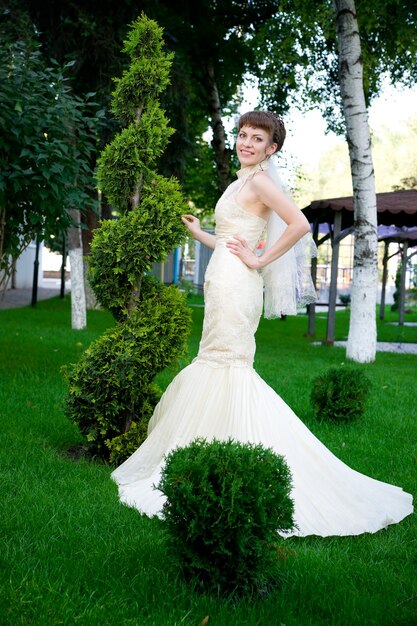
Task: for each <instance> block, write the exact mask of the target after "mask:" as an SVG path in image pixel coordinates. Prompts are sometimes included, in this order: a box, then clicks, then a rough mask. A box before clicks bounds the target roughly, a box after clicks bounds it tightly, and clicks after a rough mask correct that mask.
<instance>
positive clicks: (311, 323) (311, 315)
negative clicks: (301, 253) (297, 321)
mask: <svg viewBox="0 0 417 626" xmlns="http://www.w3.org/2000/svg"><path fill="white" fill-rule="evenodd" d="M318 235H319V220H318V218H316V219H315V220H314V226H313V240H314V243H315V244H316V246H317V242H318ZM311 279H312V281H313V285H314V289H316V287H317V257H316V256H315V257H312V259H311ZM315 332H316V305H315V303H314V302H312V303H311V304H309V305H308V330H307V336H308V337H314V334H315Z"/></svg>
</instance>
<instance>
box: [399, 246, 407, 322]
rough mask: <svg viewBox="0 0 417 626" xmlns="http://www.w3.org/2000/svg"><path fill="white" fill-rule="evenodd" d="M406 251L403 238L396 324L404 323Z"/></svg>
mask: <svg viewBox="0 0 417 626" xmlns="http://www.w3.org/2000/svg"><path fill="white" fill-rule="evenodd" d="M407 253H408V241H407V240H406V239H405V240H404V243H403V251H402V255H401V282H400V305H399V307H398V324H399V326H403V325H404V308H405V276H406V273H407Z"/></svg>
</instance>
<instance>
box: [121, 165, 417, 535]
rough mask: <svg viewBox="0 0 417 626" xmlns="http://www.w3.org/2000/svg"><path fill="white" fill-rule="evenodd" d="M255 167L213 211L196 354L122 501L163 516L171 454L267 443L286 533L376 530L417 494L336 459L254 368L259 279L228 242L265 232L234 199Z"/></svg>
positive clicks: (127, 470) (153, 428)
mask: <svg viewBox="0 0 417 626" xmlns="http://www.w3.org/2000/svg"><path fill="white" fill-rule="evenodd" d="M255 171H256V166H255V167H249V168H244V169H243V170H241V171H240V172H239V178H238V180H236V181H235V182H234V183H232V185H230V186H229V188H228V189H227V190H226V192H225V193H224V194H223V196H222V197H221V198H220V200H219V202H218V204H217V206H216V213H215V217H216V247H215V250H214V253H213V255H212V257H211V260H210V263H209V265H208V268H207V272H206V276H205V286H204V293H205V316H204V325H203V335H202V339H201V343H200V349H199V352H198V356H197V357H196V358H195V359H194V361H193V362H192V363H191V364H190V365H188V366H187V367H185V369H183V370H182V371H181V372H180V373H179V374H178V375H177V376H176V378H175V379H174V380H173V381H172V382H171V384H170V385H169V387H168V389H167V390H166V392H165V393H164V394H163V396H162V398H161V400H160V402H159V404H158V405H157V407H156V408H155V412H154V415H153V417H152V418H151V420H150V422H149V429H148V437H147V439H146V441H145V442H144V443H143V444H142V445H141V446H140V448H139V449H138V450H137V451H136V452H135V453H134V454H133V455H132V456H131V457H130V458H129V459H127V460H126V461H125V462H124V463H123V464H122V465H121V466H120V467H118V468H117V469H116V470H115V471H114V472H113V474H112V477H113V479H114V480H115V481H116V482H117V483H118V485H119V495H120V499H121V501H122V502H124V503H125V504H127V505H129V506H132V507H135V508H137V509H138V510H139V511H140V512H142V513H145V514H146V515H149V516H152V515H158V514H159V513H160V511H161V509H162V506H163V503H164V496H163V494H162V493H161V492H160V491H158V490H157V489H156V488H155V487H154V486H155V485H157V484H158V482H159V477H160V472H161V467H162V466H163V464H164V455H165V454H167V452H169V451H170V450H172V449H173V448H176V447H177V446H185V445H187V444H188V443H190V442H191V441H192V440H193V439H195V438H196V437H203V438H206V439H207V440H210V439H213V438H216V439H220V440H226V439H229V438H232V439H235V440H237V441H241V442H251V443H256V444H257V443H261V444H263V445H264V446H266V447H268V448H272V449H273V450H274V451H275V452H277V453H278V454H280V455H283V456H284V457H285V459H286V461H287V463H288V465H289V467H290V469H291V472H292V477H293V491H292V497H293V500H294V505H295V514H294V518H295V523H296V529H295V530H294V531H293V532H291V533H287V534H286V535H285V536H291V535H296V536H306V535H320V536H323V537H324V536H328V535H358V534H360V533H364V532H371V533H373V532H376V531H378V530H380V529H381V528H385V527H386V526H388V525H389V524H393V523H396V522H399V521H400V520H402V519H403V518H404V517H406V516H407V515H409V514H410V513H412V511H413V507H412V497H411V495H409V494H408V493H405V492H404V491H403V490H402V489H400V488H399V487H395V486H393V485H389V484H386V483H383V482H380V481H378V480H374V479H372V478H369V477H368V476H365V475H363V474H360V473H359V472H356V471H355V470H353V469H351V468H349V467H348V466H347V465H345V464H344V463H343V462H342V461H340V460H339V459H338V458H336V457H335V456H334V455H333V454H332V453H331V452H330V451H329V450H328V449H327V448H326V447H325V446H324V445H323V444H322V443H321V442H320V441H319V440H318V439H317V438H316V437H315V436H314V435H313V434H312V433H311V432H310V431H309V430H308V428H307V427H306V426H305V425H304V424H303V422H302V421H301V420H300V419H299V418H298V417H297V416H296V415H295V414H294V413H293V411H292V410H291V409H290V408H289V407H288V406H287V404H285V402H284V401H283V400H282V399H281V398H280V397H279V396H278V395H277V394H276V393H275V391H274V390H273V389H271V387H269V386H268V385H267V384H266V383H265V382H264V381H263V380H262V378H260V376H259V375H258V374H257V373H256V372H255V370H254V369H253V358H254V354H255V339H254V334H255V331H256V329H257V326H258V322H259V318H260V316H261V313H262V305H263V280H262V276H261V275H260V274H259V273H258V272H257V271H255V270H250V269H249V268H248V267H247V266H246V265H245V264H244V263H243V262H242V261H241V260H240V259H239V258H238V257H237V256H235V255H233V254H231V253H230V252H229V250H228V249H227V248H226V246H225V243H226V241H227V240H228V239H229V238H230V237H232V236H233V235H235V234H240V235H241V236H243V237H244V238H245V239H246V241H247V242H248V244H249V245H250V246H251V247H252V249H254V250H255V249H256V247H257V245H258V243H259V242H260V241H261V240H262V238H263V237H264V235H265V229H266V222H265V220H264V219H262V218H261V217H258V216H257V215H255V214H253V213H250V212H249V211H247V210H246V209H244V208H243V207H241V206H239V204H238V203H237V201H236V195H237V194H238V192H239V189H240V188H241V185H242V184H244V182H245V179H246V178H247V176H249V175H251V174H253V173H254V172H255Z"/></svg>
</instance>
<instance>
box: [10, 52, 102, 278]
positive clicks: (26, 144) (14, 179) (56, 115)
mask: <svg viewBox="0 0 417 626" xmlns="http://www.w3.org/2000/svg"><path fill="white" fill-rule="evenodd" d="M0 55H1V64H0V172H1V173H0V223H1V231H0V269H1V270H3V271H4V275H3V280H4V282H6V280H7V278H8V275H9V274H10V272H11V268H12V264H13V262H14V261H15V260H16V259H17V257H18V256H19V255H20V253H21V252H22V251H23V250H24V249H25V248H26V246H27V245H28V244H29V243H30V241H31V240H32V239H33V238H34V237H35V236H36V235H39V234H41V235H42V236H49V235H50V234H57V233H59V232H62V231H64V230H65V229H66V228H67V226H68V225H69V224H70V223H71V220H70V217H69V213H68V209H70V208H71V207H77V208H79V209H81V210H82V209H83V208H85V207H86V206H87V205H91V203H92V200H91V197H90V195H89V190H91V188H92V187H94V180H93V172H92V170H91V166H90V157H91V155H92V154H93V153H94V151H95V150H96V143H97V132H96V131H97V122H98V117H97V116H98V115H99V113H98V112H97V110H96V107H95V104H94V103H93V102H92V100H91V98H92V96H93V95H94V94H89V97H88V99H87V100H86V101H84V100H83V99H81V98H79V97H78V96H75V95H74V94H73V93H72V91H71V87H70V85H69V82H68V76H67V74H68V69H69V67H68V64H67V65H66V66H65V67H63V68H61V67H60V66H59V65H58V63H56V62H51V63H50V64H49V66H48V65H46V64H45V62H44V61H43V58H42V55H41V53H40V50H39V47H38V46H37V45H34V44H33V43H32V44H30V45H29V44H26V43H24V42H16V43H10V42H7V41H2V42H0Z"/></svg>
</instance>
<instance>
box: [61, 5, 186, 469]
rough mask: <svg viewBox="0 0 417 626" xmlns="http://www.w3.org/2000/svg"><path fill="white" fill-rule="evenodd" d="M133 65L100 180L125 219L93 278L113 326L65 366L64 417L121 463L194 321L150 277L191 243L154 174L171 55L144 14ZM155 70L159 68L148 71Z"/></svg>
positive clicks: (109, 231)
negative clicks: (157, 264) (174, 251)
mask: <svg viewBox="0 0 417 626" xmlns="http://www.w3.org/2000/svg"><path fill="white" fill-rule="evenodd" d="M124 50H125V52H127V53H128V54H129V55H130V57H131V64H130V66H129V69H128V70H126V71H125V72H124V73H123V75H122V77H121V78H120V79H117V80H116V81H115V85H116V87H115V90H114V94H113V95H114V99H113V102H112V109H113V111H114V113H115V115H116V116H117V118H118V119H119V121H120V123H128V126H126V127H125V128H122V129H121V131H120V132H119V133H118V134H117V135H116V136H115V138H114V140H113V141H112V142H111V143H110V144H109V145H108V146H106V148H105V149H104V150H103V152H102V155H101V158H100V161H99V170H98V178H99V183H100V186H101V188H102V189H103V190H104V191H105V193H106V194H107V196H108V197H109V198H111V201H112V203H113V205H114V207H115V208H116V209H117V210H118V212H119V215H120V217H119V219H117V220H104V221H103V222H102V224H101V227H100V228H99V229H97V230H96V231H95V235H94V238H93V242H92V246H91V254H90V257H89V267H90V282H91V285H92V287H93V289H94V292H95V294H96V297H97V299H98V301H99V302H100V303H101V304H102V305H103V306H104V307H105V308H107V309H109V310H110V311H111V312H112V313H113V315H114V316H115V318H116V320H117V323H116V326H115V327H114V328H113V329H111V330H110V331H109V332H108V333H106V334H105V335H104V336H103V337H102V338H101V339H99V340H98V341H97V342H96V343H95V344H93V345H92V346H91V347H90V348H89V350H88V351H87V352H86V353H85V354H84V355H83V357H82V358H81V360H80V362H79V363H78V364H77V365H75V366H74V367H73V368H72V369H71V368H70V369H69V370H68V371H67V377H68V381H69V396H68V401H67V414H68V416H69V418H70V419H72V420H73V421H74V422H76V423H77V424H78V425H79V427H80V429H81V431H82V432H83V433H84V434H85V435H86V436H87V441H88V443H89V446H90V450H91V452H94V453H98V454H100V455H101V456H106V457H109V456H110V459H111V460H112V461H113V462H120V461H122V460H123V459H124V458H126V457H127V456H129V454H130V453H131V452H132V448H136V447H138V446H139V445H140V443H141V442H142V441H143V439H144V437H145V436H146V425H147V421H148V420H149V418H150V416H151V414H152V410H153V407H154V405H155V403H156V401H157V399H158V396H159V393H158V390H157V388H156V387H155V385H154V384H153V382H152V381H153V378H154V377H155V375H156V374H157V373H158V372H159V371H160V370H161V369H163V368H164V367H165V366H167V365H168V364H170V363H171V362H172V361H173V360H174V359H175V358H178V357H179V356H181V355H183V354H184V352H185V349H186V337H187V331H188V328H189V323H190V313H189V310H188V308H187V307H186V305H185V301H184V297H183V296H182V294H181V293H180V292H179V291H178V290H177V288H176V287H164V286H163V285H161V284H160V283H158V281H156V280H152V279H151V278H150V277H149V276H146V275H145V276H144V274H146V273H147V272H148V271H149V269H150V267H151V265H152V263H154V262H155V261H162V260H164V259H165V257H166V255H167V253H168V252H170V251H171V250H172V248H174V247H175V246H176V245H178V244H179V243H181V241H183V239H184V235H185V229H184V227H183V225H182V222H181V219H180V216H181V214H182V213H183V212H184V209H185V202H184V199H183V197H182V195H181V193H180V190H179V186H178V182H177V181H176V180H175V179H173V178H169V179H168V178H164V177H162V176H160V175H159V174H158V173H157V172H155V171H154V169H153V167H154V166H155V164H156V162H157V159H158V157H159V156H160V154H161V153H162V152H163V150H164V148H165V146H166V145H167V143H168V140H169V137H170V135H171V134H172V132H173V131H172V129H171V128H170V127H169V126H168V120H167V118H166V117H165V114H164V112H163V110H162V109H161V107H160V105H159V102H158V96H159V94H160V91H161V85H162V86H164V85H166V83H167V80H168V70H169V67H170V64H171V60H172V55H171V54H169V53H166V52H165V51H164V50H163V40H162V29H161V28H159V27H158V25H157V24H156V22H154V21H153V20H150V19H148V18H147V17H146V16H144V15H142V16H141V17H140V18H139V19H137V20H135V21H134V22H133V24H132V25H131V29H130V31H129V34H128V37H127V39H126V42H125V47H124ZM150 67H152V71H151V72H148V69H149V68H150Z"/></svg>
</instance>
